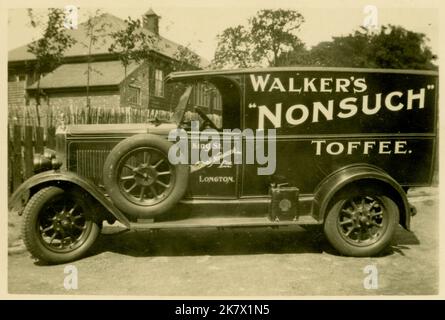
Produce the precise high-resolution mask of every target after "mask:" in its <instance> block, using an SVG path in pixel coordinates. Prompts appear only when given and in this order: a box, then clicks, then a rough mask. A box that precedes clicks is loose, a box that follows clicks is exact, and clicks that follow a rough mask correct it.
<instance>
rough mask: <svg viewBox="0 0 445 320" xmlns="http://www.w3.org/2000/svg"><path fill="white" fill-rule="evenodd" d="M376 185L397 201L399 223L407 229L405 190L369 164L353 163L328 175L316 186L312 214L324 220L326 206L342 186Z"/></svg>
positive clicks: (408, 222)
mask: <svg viewBox="0 0 445 320" xmlns="http://www.w3.org/2000/svg"><path fill="white" fill-rule="evenodd" d="M359 182H364V183H366V184H368V183H369V184H372V185H378V186H379V187H380V188H383V189H385V190H386V191H387V192H388V193H390V194H391V196H392V198H393V200H395V202H396V203H397V206H398V208H399V213H400V224H401V225H402V226H403V227H404V228H406V229H407V230H409V228H410V222H411V214H410V213H411V209H410V205H409V203H408V199H407V197H406V192H405V191H404V190H403V188H402V187H401V186H400V185H399V183H398V182H397V181H396V180H394V179H393V178H392V177H391V176H390V175H389V174H388V173H386V172H385V171H383V170H382V169H380V168H379V167H376V166H373V165H369V164H354V165H350V166H346V167H343V168H341V169H339V170H337V171H334V172H333V173H331V174H330V175H328V176H327V177H326V178H325V179H323V181H322V182H321V183H320V184H319V185H318V186H317V188H316V191H315V197H314V202H313V207H312V215H313V216H314V218H315V219H317V220H318V221H324V218H325V214H326V213H327V210H328V206H329V204H330V202H331V200H332V199H333V197H334V196H335V195H336V194H337V193H338V192H339V191H341V190H342V189H343V188H345V187H347V186H350V185H352V184H354V183H359Z"/></svg>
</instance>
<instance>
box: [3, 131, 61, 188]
mask: <svg viewBox="0 0 445 320" xmlns="http://www.w3.org/2000/svg"><path fill="white" fill-rule="evenodd" d="M8 129H9V130H8V193H9V194H11V193H12V192H13V191H14V190H16V189H17V187H18V186H19V185H20V184H21V183H22V182H23V181H24V180H26V179H27V178H29V177H31V176H32V175H33V174H34V172H33V158H34V154H35V153H43V152H44V148H45V147H48V148H52V149H54V148H55V145H56V140H55V136H56V135H55V132H56V128H55V127H46V128H45V127H37V126H33V125H19V124H13V125H10V126H9V128H8Z"/></svg>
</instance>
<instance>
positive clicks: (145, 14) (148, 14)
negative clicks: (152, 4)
mask: <svg viewBox="0 0 445 320" xmlns="http://www.w3.org/2000/svg"><path fill="white" fill-rule="evenodd" d="M144 16H158V15H157V14H156V12H154V11H153V9H152V8H150V9H148V11H147V12H146V13H144ZM158 17H159V16H158Z"/></svg>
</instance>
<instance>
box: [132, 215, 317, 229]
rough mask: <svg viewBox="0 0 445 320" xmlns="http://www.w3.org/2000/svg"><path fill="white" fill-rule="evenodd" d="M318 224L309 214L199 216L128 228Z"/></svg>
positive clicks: (248, 226) (133, 225)
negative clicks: (289, 216) (276, 217)
mask: <svg viewBox="0 0 445 320" xmlns="http://www.w3.org/2000/svg"><path fill="white" fill-rule="evenodd" d="M309 224H319V222H318V221H317V220H315V219H314V218H313V217H311V216H301V217H299V219H298V220H297V221H276V222H273V221H270V220H269V219H268V218H267V217H223V218H221V217H209V218H206V217H200V218H190V219H184V220H174V221H162V222H147V221H146V220H139V221H138V222H137V223H134V222H132V223H130V229H183V228H251V227H280V226H293V225H294V226H298V225H309Z"/></svg>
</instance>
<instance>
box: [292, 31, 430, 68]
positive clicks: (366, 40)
mask: <svg viewBox="0 0 445 320" xmlns="http://www.w3.org/2000/svg"><path fill="white" fill-rule="evenodd" d="M427 40H428V39H427V38H426V36H425V35H424V34H422V33H417V32H413V31H409V30H406V29H404V28H403V27H400V26H393V25H387V26H382V27H381V28H380V30H378V31H376V32H371V31H369V30H367V29H365V28H363V27H362V28H361V29H360V30H356V31H354V32H353V33H351V34H349V35H346V36H341V37H333V39H332V41H326V42H321V43H319V44H318V45H316V46H314V47H313V48H312V49H310V50H304V51H300V52H293V53H291V54H290V55H289V57H288V60H287V61H286V63H287V64H288V65H312V66H329V67H357V68H394V69H437V66H435V65H434V63H433V62H434V61H435V60H436V59H437V57H436V56H435V55H434V54H433V53H432V52H431V49H430V48H429V47H428V46H427V44H426V43H427Z"/></svg>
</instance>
